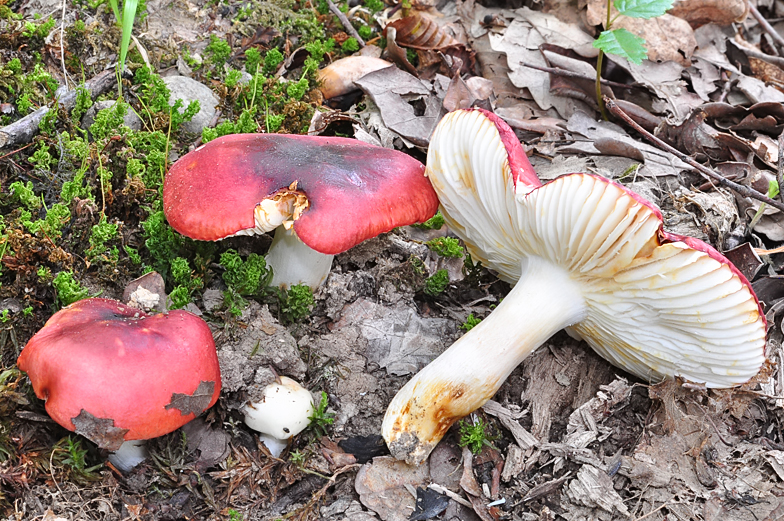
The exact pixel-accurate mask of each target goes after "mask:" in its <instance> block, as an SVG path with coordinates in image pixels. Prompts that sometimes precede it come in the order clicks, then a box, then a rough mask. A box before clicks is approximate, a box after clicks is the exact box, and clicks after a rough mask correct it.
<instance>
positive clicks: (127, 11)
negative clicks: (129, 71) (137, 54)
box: [119, 0, 139, 73]
mask: <svg viewBox="0 0 784 521" xmlns="http://www.w3.org/2000/svg"><path fill="white" fill-rule="evenodd" d="M138 3H139V2H138V0H125V1H124V2H123V15H122V22H121V23H122V40H121V41H120V63H119V67H120V73H122V72H123V71H124V70H125V59H126V57H127V56H128V46H129V45H130V43H131V32H133V22H134V20H135V19H136V7H137V5H138Z"/></svg>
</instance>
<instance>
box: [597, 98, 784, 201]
mask: <svg viewBox="0 0 784 521" xmlns="http://www.w3.org/2000/svg"><path fill="white" fill-rule="evenodd" d="M604 102H605V103H606V105H607V108H608V109H609V110H610V112H612V113H613V114H614V115H615V116H617V117H619V118H621V119H622V120H623V121H624V122H626V124H627V125H629V126H630V127H632V128H633V129H635V130H636V131H637V132H639V133H640V134H642V135H643V136H645V138H646V139H647V140H648V141H650V142H652V143H654V144H655V145H656V146H658V147H659V148H661V149H663V150H666V151H667V152H669V153H670V154H673V155H674V156H676V157H678V159H680V160H681V161H683V162H684V163H688V164H689V165H690V166H691V167H692V168H694V169H696V170H697V171H698V172H699V173H701V174H703V175H704V176H706V177H708V178H710V179H713V180H715V181H716V182H717V183H719V184H720V185H721V186H723V187H725V188H729V189H730V190H733V191H735V192H737V193H739V194H740V195H742V196H744V197H751V198H752V199H756V200H757V201H762V202H763V203H767V204H769V205H770V206H772V207H774V208H776V209H778V210H780V211H782V212H784V203H782V202H781V201H774V200H773V199H771V198H770V197H768V196H766V195H763V194H761V193H759V192H758V191H756V190H753V189H751V188H749V187H747V186H743V185H741V184H738V183H735V182H732V181H730V180H728V179H726V178H725V177H724V176H721V175H719V174H717V173H716V172H714V171H713V170H711V169H710V168H708V167H706V166H705V165H702V164H700V163H698V162H697V161H695V160H694V159H692V158H691V157H689V156H687V155H686V154H684V153H683V152H681V151H680V150H678V149H676V148H673V147H671V146H670V145H668V144H667V143H665V142H664V141H662V140H661V139H659V138H658V137H656V136H654V135H653V134H651V133H650V132H648V131H647V130H645V129H644V128H642V127H641V126H640V125H638V124H637V123H636V122H635V121H634V120H633V119H632V118H630V117H629V115H628V114H626V113H625V112H624V111H623V109H621V108H620V107H619V106H618V104H617V103H615V100H612V99H610V98H608V97H607V96H605V97H604Z"/></svg>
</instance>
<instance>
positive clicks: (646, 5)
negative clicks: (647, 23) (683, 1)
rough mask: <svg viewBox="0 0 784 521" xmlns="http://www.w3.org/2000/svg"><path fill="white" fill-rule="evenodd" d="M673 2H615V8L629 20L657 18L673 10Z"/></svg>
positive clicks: (638, 0)
mask: <svg viewBox="0 0 784 521" xmlns="http://www.w3.org/2000/svg"><path fill="white" fill-rule="evenodd" d="M672 2H673V0H615V2H613V4H614V5H615V8H616V9H617V10H618V12H619V13H621V14H622V15H624V16H628V17H629V18H656V17H657V16H661V15H663V14H664V13H666V12H667V11H668V10H669V9H672Z"/></svg>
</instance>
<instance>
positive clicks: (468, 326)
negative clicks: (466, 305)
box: [460, 313, 482, 331]
mask: <svg viewBox="0 0 784 521" xmlns="http://www.w3.org/2000/svg"><path fill="white" fill-rule="evenodd" d="M481 321H482V319H481V318H476V317H475V316H474V314H473V313H471V314H469V315H468V316H467V317H466V319H465V322H463V323H462V324H461V325H460V329H462V330H463V331H471V330H472V329H473V328H474V327H476V326H478V325H479V323H480V322H481Z"/></svg>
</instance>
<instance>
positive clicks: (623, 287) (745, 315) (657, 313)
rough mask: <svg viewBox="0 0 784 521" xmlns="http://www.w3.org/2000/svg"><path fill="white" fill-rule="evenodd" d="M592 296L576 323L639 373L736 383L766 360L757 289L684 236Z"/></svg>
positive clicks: (596, 287) (602, 350)
mask: <svg viewBox="0 0 784 521" xmlns="http://www.w3.org/2000/svg"><path fill="white" fill-rule="evenodd" d="M584 295H585V297H586V302H587V303H588V306H589V309H590V311H589V316H588V318H586V320H584V321H583V322H582V323H581V324H578V325H577V326H575V329H576V330H577V331H578V332H579V333H580V335H581V336H582V337H583V338H584V339H585V340H586V341H587V342H588V343H589V344H590V345H591V346H592V347H593V348H594V349H595V350H596V351H597V352H599V354H601V355H602V356H603V357H605V358H607V359H608V360H610V361H611V362H613V363H614V364H616V365H618V366H620V367H623V368H624V369H626V370H628V371H630V372H632V373H634V374H637V375H638V376H641V377H645V378H649V379H652V380H656V379H661V378H664V377H672V376H676V375H677V376H683V377H684V378H687V379H689V380H691V381H693V382H705V383H706V384H707V385H708V386H709V387H731V386H735V385H739V384H741V383H743V382H745V381H747V380H749V379H750V378H751V377H753V376H754V375H755V374H756V373H757V372H758V371H759V368H760V366H761V365H762V363H763V362H764V359H765V357H764V348H765V326H764V323H763V321H762V317H761V316H760V314H759V311H758V307H757V303H756V300H755V298H754V296H753V295H752V294H751V292H750V291H749V288H748V287H747V286H746V285H745V284H743V283H742V282H741V280H740V278H739V277H738V276H737V275H736V274H735V273H734V272H733V271H732V270H731V269H730V267H729V266H728V265H726V264H724V263H722V262H720V261H718V260H716V259H713V258H711V257H710V256H709V255H708V254H706V253H703V252H700V251H697V250H693V249H691V248H689V247H688V246H687V245H685V244H683V243H671V244H664V245H661V246H659V247H658V248H657V249H656V250H655V251H654V252H653V253H652V254H651V255H650V256H648V257H645V258H639V259H637V260H636V261H635V262H634V263H633V264H632V265H631V266H630V267H629V268H628V269H626V270H624V271H622V272H619V273H618V274H617V275H616V276H615V277H614V278H613V280H612V281H606V283H605V284H604V285H602V284H600V283H595V284H593V285H591V286H590V287H586V288H585V290H584Z"/></svg>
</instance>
